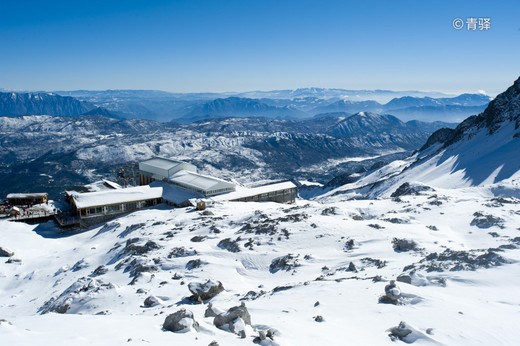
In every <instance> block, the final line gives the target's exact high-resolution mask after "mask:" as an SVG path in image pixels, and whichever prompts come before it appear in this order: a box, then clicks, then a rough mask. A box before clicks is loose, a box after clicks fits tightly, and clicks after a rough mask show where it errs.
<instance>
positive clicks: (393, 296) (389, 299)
mask: <svg viewBox="0 0 520 346" xmlns="http://www.w3.org/2000/svg"><path fill="white" fill-rule="evenodd" d="M399 298H401V290H400V289H399V287H397V285H396V284H395V281H394V280H391V281H390V283H389V284H388V285H386V286H385V295H384V296H381V297H380V298H379V302H380V303H383V304H394V305H397V304H398V303H399Z"/></svg>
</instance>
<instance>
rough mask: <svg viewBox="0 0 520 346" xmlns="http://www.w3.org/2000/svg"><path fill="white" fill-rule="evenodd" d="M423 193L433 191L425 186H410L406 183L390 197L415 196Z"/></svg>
mask: <svg viewBox="0 0 520 346" xmlns="http://www.w3.org/2000/svg"><path fill="white" fill-rule="evenodd" d="M425 191H434V189H432V188H431V187H429V186H426V185H419V184H410V183H408V182H406V183H404V184H402V185H401V186H399V187H398V188H397V190H395V192H394V193H392V194H391V195H390V197H401V196H417V195H420V194H421V192H425Z"/></svg>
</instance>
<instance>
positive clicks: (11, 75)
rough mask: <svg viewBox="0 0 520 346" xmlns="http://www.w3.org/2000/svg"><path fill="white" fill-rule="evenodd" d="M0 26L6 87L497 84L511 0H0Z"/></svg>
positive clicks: (513, 64)
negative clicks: (474, 25) (485, 24)
mask: <svg viewBox="0 0 520 346" xmlns="http://www.w3.org/2000/svg"><path fill="white" fill-rule="evenodd" d="M456 17H460V18H463V19H466V18H468V17H490V18H491V28H490V30H488V31H487V32H485V31H479V30H477V31H471V32H470V31H467V30H466V29H462V30H458V31H457V30H455V29H453V28H452V21H453V19H454V18H456ZM0 37H1V42H0V88H6V89H22V90H73V89H159V90H167V91H179V92H188V91H243V90H272V89H293V88H298V87H309V86H317V87H336V88H348V89H377V88H378V89H393V90H408V89H419V90H438V91H447V92H461V91H476V90H479V89H482V90H486V91H487V92H489V93H495V92H498V91H500V90H503V89H504V88H505V87H507V86H509V85H510V84H512V82H513V81H514V80H515V79H516V78H517V77H518V76H519V75H520V1H518V0H514V1H513V0H511V1H489V0H488V1H469V0H468V1H457V0H450V1H444V0H439V1H422V0H416V1H389V0H387V1H352V2H351V1H326V0H321V1H308V0H299V1H283V0H275V1H271V0H257V1H249V0H242V1H231V0H220V1H198V0H189V1H188V0H186V1H153V0H149V1H133V0H126V1H109V0H105V1H97V0H89V1H24V0H16V1H14V0H13V1H7V0H2V1H0Z"/></svg>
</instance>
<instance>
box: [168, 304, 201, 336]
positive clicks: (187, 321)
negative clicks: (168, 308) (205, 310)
mask: <svg viewBox="0 0 520 346" xmlns="http://www.w3.org/2000/svg"><path fill="white" fill-rule="evenodd" d="M163 328H164V329H166V330H169V331H171V332H176V333H186V332H189V331H191V330H193V329H194V330H195V331H197V332H198V331H199V323H198V322H197V321H195V318H194V317H193V313H192V312H191V311H188V310H186V309H180V310H179V311H177V312H175V313H173V314H170V315H168V316H167V317H166V319H165V320H164V323H163Z"/></svg>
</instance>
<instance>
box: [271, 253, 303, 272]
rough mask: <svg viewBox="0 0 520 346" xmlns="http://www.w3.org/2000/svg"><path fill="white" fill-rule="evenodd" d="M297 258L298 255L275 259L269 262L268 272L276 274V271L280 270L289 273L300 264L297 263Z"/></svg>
mask: <svg viewBox="0 0 520 346" xmlns="http://www.w3.org/2000/svg"><path fill="white" fill-rule="evenodd" d="M298 257H299V255H293V254H288V255H285V256H282V257H277V258H275V259H274V260H273V261H272V262H271V265H270V266H269V270H270V271H271V273H276V272H277V271H279V270H282V269H283V270H285V271H289V270H291V269H293V268H295V267H299V266H300V262H299V261H298Z"/></svg>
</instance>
